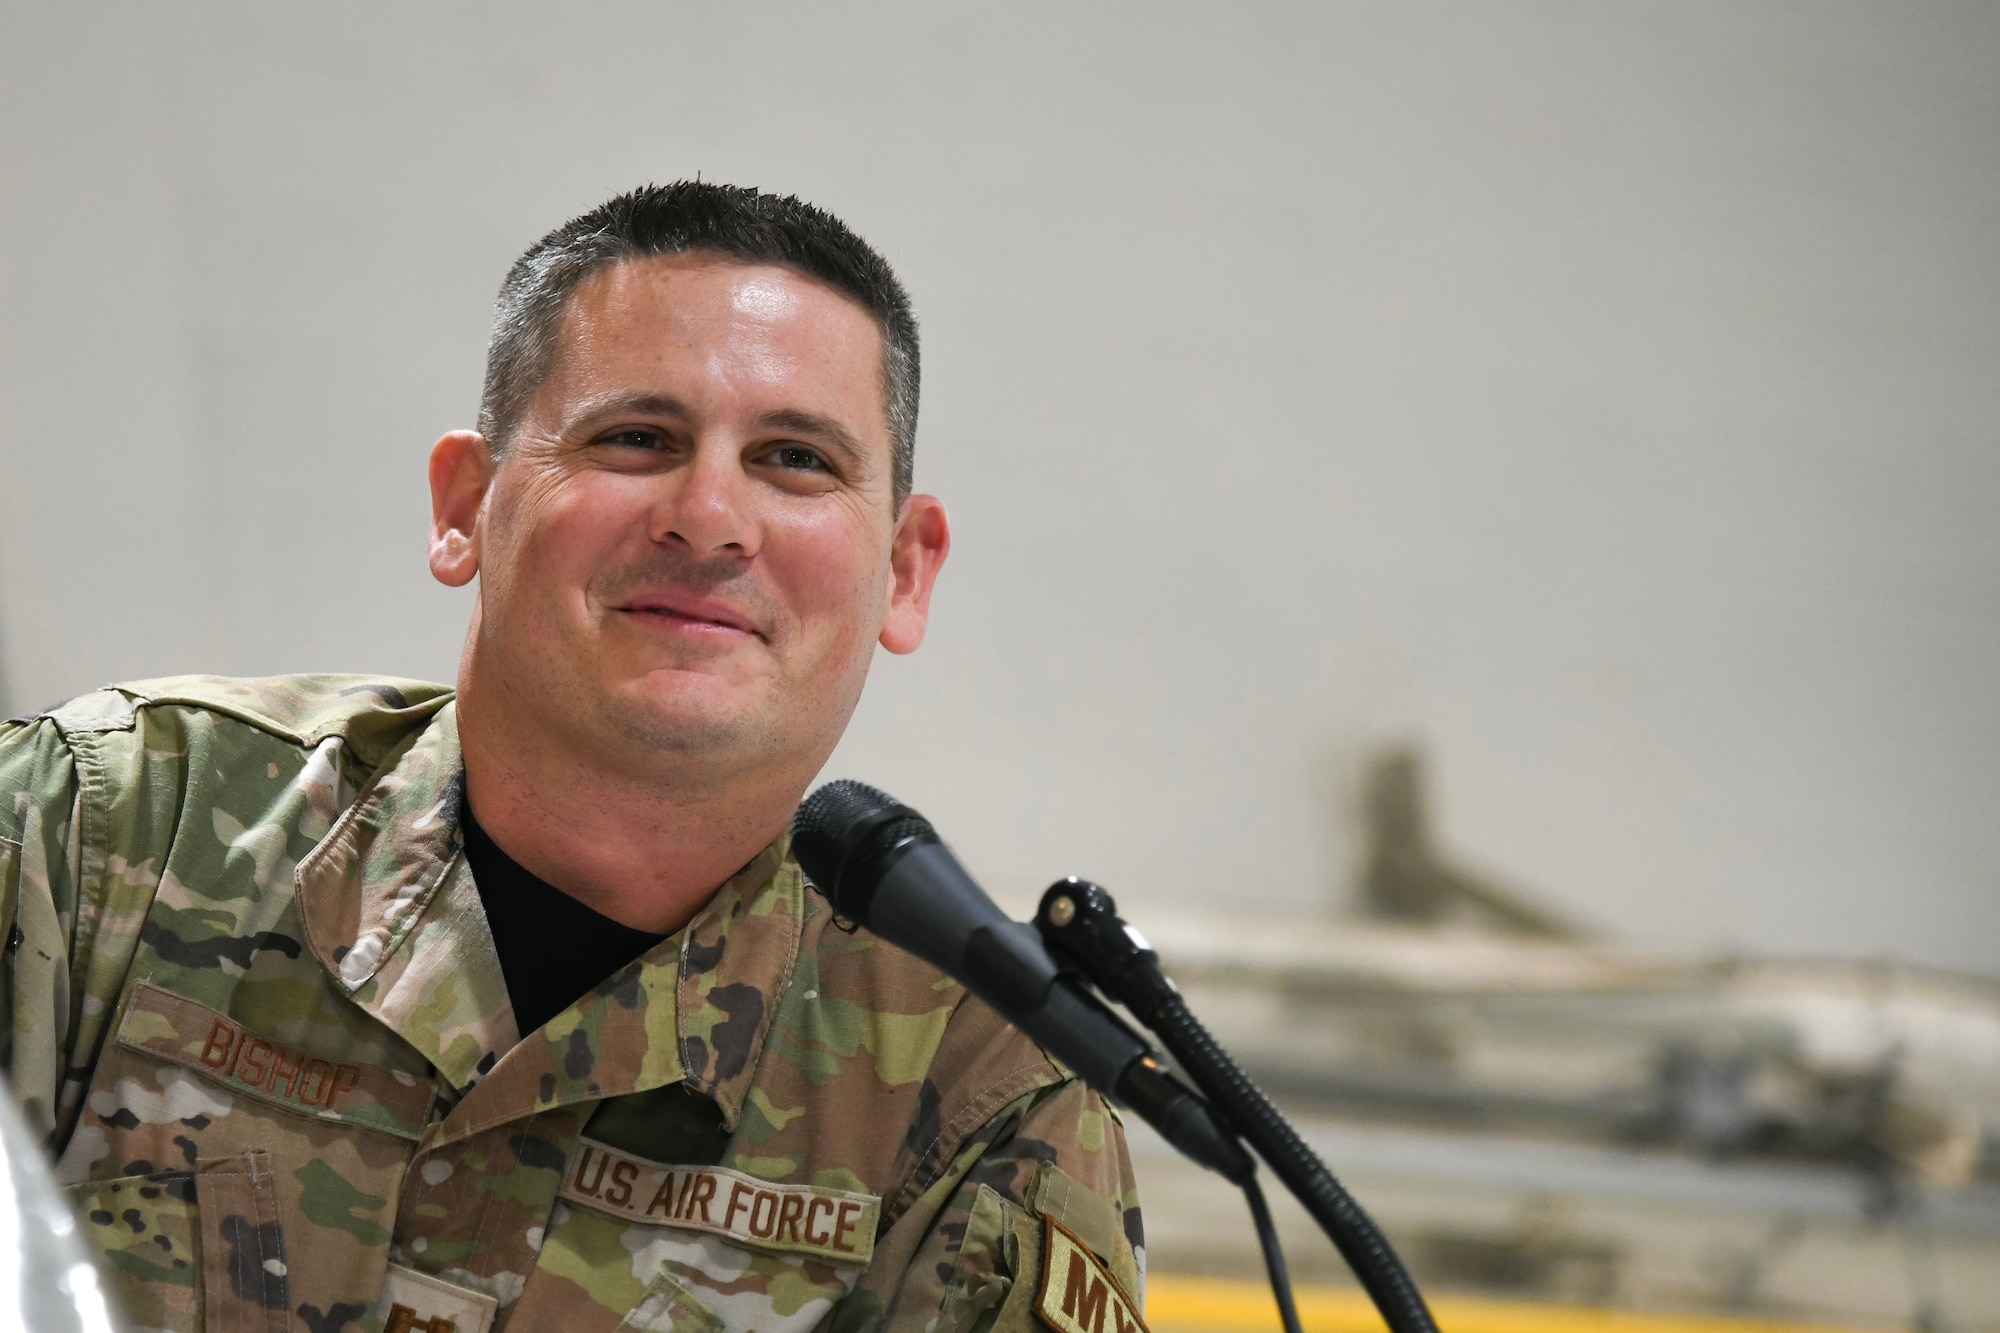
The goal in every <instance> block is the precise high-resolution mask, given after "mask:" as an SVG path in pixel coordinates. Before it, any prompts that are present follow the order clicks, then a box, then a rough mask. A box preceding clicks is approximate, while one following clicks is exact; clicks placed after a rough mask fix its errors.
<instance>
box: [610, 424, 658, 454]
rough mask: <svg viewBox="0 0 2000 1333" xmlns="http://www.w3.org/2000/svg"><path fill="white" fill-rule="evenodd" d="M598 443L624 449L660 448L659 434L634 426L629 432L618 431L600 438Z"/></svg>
mask: <svg viewBox="0 0 2000 1333" xmlns="http://www.w3.org/2000/svg"><path fill="white" fill-rule="evenodd" d="M598 443H600V444H615V445H619V446H621V447H623V448H626V449H657V448H659V447H660V433H659V432H658V431H656V430H642V429H640V428H639V427H637V426H634V427H633V428H631V429H630V430H618V431H613V432H611V434H609V435H604V436H600V437H599V439H598Z"/></svg>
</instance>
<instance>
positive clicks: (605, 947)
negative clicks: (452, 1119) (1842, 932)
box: [459, 801, 666, 1037]
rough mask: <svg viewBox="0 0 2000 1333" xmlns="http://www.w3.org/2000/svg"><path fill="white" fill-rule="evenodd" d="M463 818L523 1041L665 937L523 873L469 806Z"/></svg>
mask: <svg viewBox="0 0 2000 1333" xmlns="http://www.w3.org/2000/svg"><path fill="white" fill-rule="evenodd" d="M459 820H460V824H461V827H462V829H463V831H464V833H465V860H466V864H468V865H470V866H471V867H472V881H473V883H474V884H476V885H478V886H479V901H480V902H481V903H482V904H484V905H485V907H486V924H487V927H488V928H489V929H490V930H491V931H492V932H493V948H494V951H495V952H496V953H498V954H499V955H500V975H501V976H502V977H503V978H505V979H506V982H507V999H508V1000H509V1001H510V1002H511V1003H512V1004H513V1006H514V1023H515V1026H517V1027H518V1028H519V1029H520V1031H521V1035H522V1036H524V1037H525V1036H527V1035H528V1034H529V1033H531V1032H533V1031H535V1030H536V1029H537V1028H539V1027H541V1026H542V1025H543V1024H544V1023H546V1022H548V1021H549V1020H550V1019H551V1018H554V1017H555V1016H556V1015H557V1014H559V1013H561V1012H562V1011H563V1010H565V1009H567V1008H569V1007H570V1005H572V1004H574V1003H575V1002H576V1001H577V1000H578V999H579V998H580V997H581V996H582V995H583V994H584V993H585V992H587V991H588V990H590V988H591V987H593V986H595V985H596V984H597V983H598V982H600V981H603V980H604V979H605V978H607V977H609V976H610V975H611V974H612V973H613V972H616V971H617V970H618V969H619V968H621V967H623V966H625V964H627V963H629V962H631V961H632V960H633V959H634V958H637V957H638V956H639V955H640V954H642V953H644V952H646V950H648V949H650V948H652V947H653V946H654V945H655V944H658V943H659V942H660V941H661V940H663V939H665V938H666V936H665V935H653V934H649V933H647V932H646V931H643V930H634V929H632V927H630V926H628V925H625V924H623V923H622V922H618V921H613V920H612V919H611V918H610V917H608V916H605V915H604V914H603V913H601V912H594V911H592V910H591V909H590V908H588V907H585V906H584V905H583V904H582V903H580V902H578V901H577V900H576V899H574V898H572V897H570V896H569V895H568V894H567V893H564V892H563V891H562V890H561V889H559V888H557V887H556V886H555V885H553V884H550V883H549V882H548V881H547V880H544V879H541V878H539V877H538V876H536V875H535V874H534V873H533V872H531V871H529V870H527V869H525V868H524V867H523V866H522V865H521V864H520V862H518V861H516V860H515V859H514V858H513V857H511V856H509V855H507V853H505V852H503V851H501V850H500V848H499V846H498V845H497V844H495V843H494V841H493V839H491V838H489V837H488V836H486V830H485V829H483V828H481V827H479V821H477V820H475V819H474V818H473V817H472V803H471V802H470V801H467V802H465V804H464V806H463V808H462V809H461V811H460V814H459Z"/></svg>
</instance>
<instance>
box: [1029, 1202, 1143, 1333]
mask: <svg viewBox="0 0 2000 1333" xmlns="http://www.w3.org/2000/svg"><path fill="white" fill-rule="evenodd" d="M1042 1225H1043V1226H1044V1227H1045V1228H1047V1240H1046V1242H1045V1244H1044V1245H1043V1247H1042V1289H1041V1291H1040V1292H1038V1293H1036V1296H1035V1313H1036V1314H1038V1315H1040V1316H1041V1319H1042V1322H1043V1323H1045V1324H1047V1325H1048V1326H1049V1327H1050V1328H1053V1329H1055V1330H1056V1331H1057V1333H1147V1330H1146V1321H1145V1320H1143V1319H1141V1318H1140V1317H1139V1311H1138V1308H1137V1307H1135V1306H1134V1305H1133V1304H1132V1302H1131V1300H1130V1299H1129V1298H1127V1297H1126V1295H1125V1293H1124V1291H1123V1290H1122V1289H1121V1288H1120V1287H1119V1286H1118V1283H1117V1281H1116V1280H1115V1279H1114V1278H1113V1277H1112V1276H1111V1270H1109V1269H1108V1268H1106V1267H1105V1266H1104V1265H1103V1264H1102V1263H1100V1262H1099V1261H1098V1258H1097V1256H1096V1255H1094V1254H1092V1253H1091V1252H1090V1251H1089V1250H1086V1249H1085V1248H1084V1247H1083V1243H1082V1242H1081V1241H1079V1240H1078V1239H1077V1238H1076V1237H1075V1236H1073V1235H1071V1234H1070V1233H1069V1230H1068V1229H1067V1228H1066V1227H1064V1226H1063V1224H1062V1223H1060V1222H1057V1221H1055V1220H1054V1219H1052V1218H1044V1219H1043V1222H1042Z"/></svg>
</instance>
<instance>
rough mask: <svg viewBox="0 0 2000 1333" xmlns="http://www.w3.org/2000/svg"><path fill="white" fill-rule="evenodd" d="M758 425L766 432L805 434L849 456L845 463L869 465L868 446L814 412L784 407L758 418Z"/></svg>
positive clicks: (844, 429) (834, 421) (838, 423)
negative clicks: (777, 431)
mask: <svg viewBox="0 0 2000 1333" xmlns="http://www.w3.org/2000/svg"><path fill="white" fill-rule="evenodd" d="M757 424H758V425H760V426H762V427H763V428H764V429H765V430H779V431H785V432H787V433H788V434H792V435H805V436H809V437H811V438H813V439H815V440H818V441H820V442H821V443H824V444H830V445H832V446H833V447H834V448H835V449H837V450H839V451H840V452H841V453H843V454H846V455H847V456H848V461H849V462H850V463H852V464H854V465H856V466H866V465H867V463H868V446H867V445H865V444H863V443H862V442H861V440H860V439H859V438H858V437H857V436H856V435H855V434H854V432H853V431H851V430H849V429H848V428H847V427H845V426H843V425H841V424H840V422H838V421H836V420H834V419H833V418H832V417H827V416H821V415H820V414H819V413H817V412H806V411H803V410H801V409H799V408H795V407H792V408H783V409H781V410H779V411H776V412H766V413H765V414H764V415H763V416H761V417H759V418H758V419H757Z"/></svg>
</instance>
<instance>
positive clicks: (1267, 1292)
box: [1146, 1273, 1859, 1333]
mask: <svg viewBox="0 0 2000 1333" xmlns="http://www.w3.org/2000/svg"><path fill="white" fill-rule="evenodd" d="M1293 1295H1294V1297H1295V1299H1296V1300H1297V1301H1298V1305H1299V1322H1300V1323H1301V1324H1303V1325H1304V1326H1305V1330H1306V1333H1383V1331H1384V1327H1385V1326H1384V1325H1383V1323H1382V1317H1381V1316H1380V1315H1378V1314H1376V1313H1375V1307H1374V1306H1372V1305H1370V1304H1369V1303H1368V1298H1367V1297H1366V1296H1364V1295H1362V1294H1361V1293H1360V1292H1359V1291H1355V1290H1353V1289H1351V1288H1341V1287H1303V1286H1302V1287H1296V1288H1294V1289H1293ZM1430 1304H1431V1311H1432V1313H1434V1314H1435V1315H1436V1316H1437V1321H1438V1327H1439V1328H1440V1329H1441V1330H1442V1333H1841V1330H1837V1329H1835V1328H1833V1326H1832V1325H1828V1324H1811V1325H1807V1324H1778V1323H1772V1322H1771V1321H1769V1320H1761V1319H1724V1318H1721V1317H1718V1316H1714V1315H1675V1314H1645V1313H1640V1312H1638V1311H1634V1310H1602V1309H1585V1308H1579V1307H1576V1306H1563V1305H1533V1304H1529V1303H1528V1302H1525V1301H1493V1300H1477V1299H1473V1298H1470V1297H1457V1296H1439V1297H1436V1298H1433V1299H1432V1300H1431V1302H1430ZM1146 1323H1147V1325H1148V1326H1149V1327H1150V1328H1151V1329H1152V1330H1153V1333H1274V1331H1275V1330H1276V1329H1277V1328H1278V1307H1277V1305H1276V1304H1275V1303H1273V1301H1272V1300H1271V1289H1270V1288H1269V1287H1267V1286H1265V1285H1263V1284H1262V1283H1259V1282H1239V1281H1232V1280H1226V1279H1222V1278H1206V1277H1177V1276H1175V1275H1173V1274H1171V1273H1155V1274H1151V1275H1149V1276H1148V1277H1147V1279H1146ZM1848 1333H1859V1330H1849V1331H1848Z"/></svg>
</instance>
